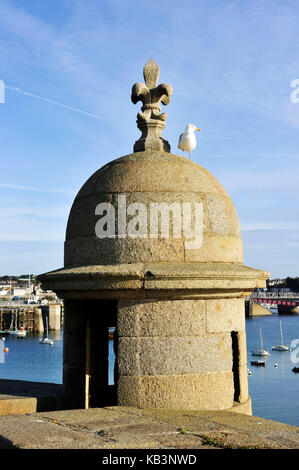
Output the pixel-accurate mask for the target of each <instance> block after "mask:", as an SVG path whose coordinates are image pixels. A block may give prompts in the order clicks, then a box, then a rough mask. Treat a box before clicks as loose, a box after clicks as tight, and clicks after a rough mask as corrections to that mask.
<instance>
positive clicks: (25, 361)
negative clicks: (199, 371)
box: [0, 315, 299, 426]
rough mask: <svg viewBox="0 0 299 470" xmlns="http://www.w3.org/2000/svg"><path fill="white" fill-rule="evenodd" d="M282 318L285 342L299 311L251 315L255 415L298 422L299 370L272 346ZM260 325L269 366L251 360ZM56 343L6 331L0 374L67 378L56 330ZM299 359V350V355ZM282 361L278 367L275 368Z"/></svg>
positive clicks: (294, 331)
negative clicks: (288, 313)
mask: <svg viewBox="0 0 299 470" xmlns="http://www.w3.org/2000/svg"><path fill="white" fill-rule="evenodd" d="M280 320H281V321H282V329H283V337H284V344H290V343H291V341H292V340H293V339H296V338H299V316H296V315H284V316H280V315H270V316H265V317H254V318H250V319H246V333H247V353H248V368H249V370H250V371H251V375H250V376H248V384H249V393H250V395H251V399H252V408H253V414H254V415H255V416H260V417H263V418H268V419H273V420H276V421H281V422H283V423H287V424H292V425H295V426H299V374H294V373H293V372H292V368H293V367H294V365H297V366H299V364H294V363H292V361H291V353H290V352H279V351H272V346H274V345H275V344H279V343H280V324H279V322H280ZM260 327H261V328H262V333H263V341H264V348H265V349H267V350H268V351H269V352H270V354H271V356H270V357H269V358H268V359H267V363H266V366H265V367H254V366H251V365H250V360H252V359H258V358H257V357H253V356H252V355H251V350H252V349H257V348H259V347H260ZM49 336H50V337H51V338H52V339H53V340H54V346H50V345H46V344H39V342H38V339H39V337H40V335H34V336H33V335H32V336H27V337H26V338H24V339H19V338H16V337H14V336H6V341H5V346H7V347H8V348H9V352H8V353H6V354H5V362H0V378H3V379H4V378H6V379H18V380H31V381H36V382H52V383H62V339H63V332H62V331H61V332H51V334H50V335H49ZM298 358H299V354H298ZM113 363H114V353H113V344H112V341H109V383H110V384H111V383H113ZM275 364H277V365H278V367H274V365H275Z"/></svg>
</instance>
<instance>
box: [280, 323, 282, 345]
mask: <svg viewBox="0 0 299 470" xmlns="http://www.w3.org/2000/svg"><path fill="white" fill-rule="evenodd" d="M280 338H281V344H282V345H283V337H282V325H281V320H280Z"/></svg>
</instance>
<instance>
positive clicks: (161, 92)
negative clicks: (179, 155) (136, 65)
mask: <svg viewBox="0 0 299 470" xmlns="http://www.w3.org/2000/svg"><path fill="white" fill-rule="evenodd" d="M159 72H160V68H159V66H158V65H157V64H156V63H155V62H154V61H153V60H152V59H149V61H148V62H147V63H146V64H145V66H144V69H143V77H144V80H145V84H144V83H135V85H133V87H132V95H131V100H132V102H133V103H134V104H136V103H137V102H138V101H142V104H143V106H142V108H141V111H142V112H140V113H138V114H137V121H136V122H137V127H138V129H139V130H140V131H141V132H142V135H141V137H140V139H139V140H137V141H136V142H135V145H134V152H142V151H144V150H160V151H164V152H170V145H169V143H168V142H167V140H164V139H163V138H162V136H161V133H162V130H163V129H164V127H165V120H166V118H167V114H166V113H161V110H162V108H161V106H160V105H159V103H160V102H161V103H162V104H164V105H167V104H168V103H169V102H170V97H171V95H172V86H171V85H168V83H161V84H160V85H158V86H157V83H158V79H159Z"/></svg>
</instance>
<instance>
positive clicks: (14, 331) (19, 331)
mask: <svg viewBox="0 0 299 470" xmlns="http://www.w3.org/2000/svg"><path fill="white" fill-rule="evenodd" d="M14 320H15V327H14V328H13V321H14ZM8 333H9V334H10V335H16V336H17V337H18V338H25V336H26V330H24V328H23V327H21V329H18V328H17V314H13V315H12V319H11V324H10V327H9V330H8Z"/></svg>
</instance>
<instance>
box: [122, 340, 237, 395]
mask: <svg viewBox="0 0 299 470" xmlns="http://www.w3.org/2000/svg"><path fill="white" fill-rule="evenodd" d="M118 354H119V358H118V372H119V375H135V376H139V375H175V374H202V373H206V372H216V371H222V370H231V369H232V349H231V336H230V334H226V335H225V334H220V335H207V336H204V335H202V336H198V337H192V336H187V337H185V338H182V337H178V338H176V337H167V338H165V337H162V338H160V337H149V338H146V337H145V338H144V337H140V338H132V337H120V338H119V343H118ZM186 393H187V391H186Z"/></svg>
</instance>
